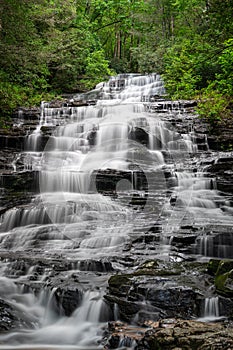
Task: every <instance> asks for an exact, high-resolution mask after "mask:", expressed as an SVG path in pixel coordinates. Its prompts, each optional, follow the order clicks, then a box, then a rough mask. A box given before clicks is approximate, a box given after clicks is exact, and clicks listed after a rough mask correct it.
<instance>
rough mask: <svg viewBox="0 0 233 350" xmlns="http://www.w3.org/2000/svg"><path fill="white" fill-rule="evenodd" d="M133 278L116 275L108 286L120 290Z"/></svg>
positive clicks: (111, 278)
mask: <svg viewBox="0 0 233 350" xmlns="http://www.w3.org/2000/svg"><path fill="white" fill-rule="evenodd" d="M132 277H133V275H131V274H122V275H120V274H119V275H114V276H111V277H110V278H109V280H108V284H109V286H111V287H112V288H120V286H122V285H124V284H127V283H128V282H129V281H130V278H132Z"/></svg>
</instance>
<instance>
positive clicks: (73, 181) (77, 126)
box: [0, 74, 232, 350]
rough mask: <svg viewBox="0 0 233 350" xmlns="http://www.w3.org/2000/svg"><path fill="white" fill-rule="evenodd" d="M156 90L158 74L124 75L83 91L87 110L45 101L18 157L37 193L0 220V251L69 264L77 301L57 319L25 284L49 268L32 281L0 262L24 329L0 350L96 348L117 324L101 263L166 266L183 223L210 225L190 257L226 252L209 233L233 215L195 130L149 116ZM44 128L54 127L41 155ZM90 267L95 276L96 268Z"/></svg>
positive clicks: (47, 295) (6, 294) (1, 340)
mask: <svg viewBox="0 0 233 350" xmlns="http://www.w3.org/2000/svg"><path fill="white" fill-rule="evenodd" d="M122 84H123V85H122ZM164 93H165V90H164V87H163V82H162V81H161V78H160V77H159V75H156V74H153V75H148V76H140V75H121V76H118V77H117V78H114V79H111V80H110V81H109V82H108V83H105V84H102V85H101V84H100V85H99V86H98V87H97V88H96V90H95V91H94V92H92V94H94V95H95V96H98V99H97V101H96V104H95V105H88V106H80V107H72V106H68V107H67V106H64V107H62V108H52V107H50V105H49V104H48V103H42V106H41V118H40V121H39V124H38V127H37V128H36V130H35V131H34V132H33V133H32V134H31V135H29V136H28V139H27V142H26V147H25V153H24V159H25V169H29V168H30V169H32V170H39V172H40V193H39V194H38V195H37V196H36V197H35V198H34V199H33V201H32V202H31V203H30V204H28V205H27V206H21V207H17V208H12V209H10V210H9V211H7V212H6V213H5V214H4V215H3V217H2V221H1V227H0V231H1V234H0V248H1V250H2V251H7V252H9V251H10V252H12V254H14V253H15V252H21V253H25V252H28V254H29V255H30V254H35V257H36V256H37V255H38V254H41V252H43V255H44V257H47V258H48V259H50V258H51V259H52V258H53V257H54V256H59V257H64V258H65V259H66V261H68V262H74V261H76V262H77V263H76V264H75V265H72V264H71V265H72V266H71V268H70V269H69V271H66V276H68V277H69V276H72V275H74V274H78V276H79V279H80V283H81V285H82V287H81V294H82V298H81V304H80V305H79V306H78V307H77V308H76V310H75V311H74V312H73V313H72V314H71V316H66V315H64V313H63V312H62V310H57V308H56V307H55V306H54V298H53V296H54V293H56V288H55V289H52V290H49V289H46V290H44V289H42V290H40V291H39V292H38V291H37V289H36V288H33V287H32V288H28V282H27V283H26V281H28V280H30V276H33V278H31V280H32V281H34V283H35V284H36V283H37V284H40V283H41V282H42V281H43V280H46V278H47V276H48V275H49V273H51V270H52V267H51V269H49V268H48V271H47V272H46V269H45V271H44V272H43V273H44V274H43V275H42V274H37V277H35V276H36V275H35V271H34V270H33V266H31V267H30V268H28V270H26V271H25V273H24V275H21V276H10V273H9V271H11V273H12V268H11V262H9V261H8V260H7V259H6V261H3V262H2V269H1V285H0V296H1V298H2V299H3V300H5V301H7V303H8V304H9V305H11V306H12V307H13V308H14V309H15V310H16V311H15V312H16V314H17V315H20V316H22V318H23V320H24V324H23V326H22V325H21V328H19V329H18V330H14V331H11V332H6V333H5V334H1V335H0V349H66V350H69V349H89V350H91V349H101V348H102V346H101V343H100V341H101V337H102V333H103V328H104V325H105V323H106V322H107V321H108V320H109V319H114V313H112V312H111V310H109V307H108V306H107V304H106V303H105V301H104V299H103V295H104V291H105V288H106V285H107V280H108V277H109V272H108V271H104V269H103V261H107V262H109V261H110V262H111V263H112V267H113V268H114V269H116V270H118V271H120V270H121V269H123V268H124V267H123V266H122V265H121V263H120V260H121V259H123V258H125V259H126V258H127V256H130V254H132V255H133V257H134V259H135V261H137V259H138V260H139V261H143V259H146V258H148V257H150V258H158V257H159V258H164V259H167V257H168V255H169V252H170V251H171V249H172V242H173V240H174V237H177V236H179V234H180V233H179V228H180V227H181V226H182V225H193V224H195V225H196V226H199V227H202V226H203V227H209V233H206V231H205V232H203V235H201V236H200V237H199V238H198V239H197V240H196V242H195V244H194V246H193V254H194V255H196V256H199V257H201V256H204V257H208V256H219V257H228V256H229V252H228V250H229V249H230V248H229V249H228V248H227V247H225V250H224V249H223V247H222V246H221V244H219V246H218V253H215V250H216V247H214V240H215V237H216V236H215V234H214V232H213V234H211V228H213V227H215V228H216V227H217V226H220V225H224V227H226V228H228V227H229V228H230V227H231V224H232V216H231V215H229V214H228V213H226V212H224V211H222V210H221V207H222V206H227V205H228V203H227V200H225V199H224V197H223V196H221V195H220V194H219V193H218V191H217V190H216V188H215V186H214V179H211V178H210V177H208V176H206V174H205V172H204V168H202V167H199V166H198V164H199V163H198V162H199V156H198V148H197V145H196V143H195V137H194V135H193V132H192V131H191V132H189V133H184V134H182V133H180V132H178V131H177V130H176V129H175V128H174V127H173V126H172V125H171V124H170V123H169V121H168V120H166V116H169V115H172V114H173V113H174V112H173V111H172V109H170V110H169V111H168V110H167V109H166V103H164V109H165V111H164V110H162V111H161V110H159V111H158V112H156V113H151V112H150V110H149V109H148V108H147V107H148V103H147V102H145V101H147V100H149V99H150V100H153V98H158V96H162V97H163V95H164ZM74 98H78V96H76V97H74ZM161 100H162V99H161ZM159 103H161V101H160V100H159ZM164 112H166V114H165V113H164ZM175 113H177V111H176V112H175ZM182 113H184V115H185V109H183V110H182ZM167 119H169V118H167ZM42 127H52V128H53V132H52V135H51V137H50V138H49V141H48V142H47V144H46V147H45V149H44V150H43V151H41V146H40V142H41V141H40V140H41V137H42V131H41V130H42V129H41V128H42ZM14 167H16V166H15V165H14ZM14 170H16V168H14ZM168 174H169V176H168ZM156 225H157V226H158V227H159V233H158V236H159V237H158V240H157V241H158V242H159V244H157V245H155V246H154V247H153V250H150V248H149V247H148V249H145V250H144V251H143V252H142V251H140V252H139V251H137V249H134V251H132V252H131V253H129V252H128V250H127V249H126V248H127V247H130V245H131V242H132V240H135V237H142V236H146V235H147V234H148V232H149V231H150V230H151V228H153V227H155V226H156ZM222 245H224V242H223V243H222ZM87 261H89V262H90V263H87ZM99 261H101V262H102V271H101V273H100V274H99V275H98V274H95V273H94V272H93V271H95V269H96V265H95V264H96V262H99ZM85 262H86V263H85ZM85 264H86V265H85ZM93 266H94V267H93ZM35 291H37V292H35ZM215 304H216V303H215V300H214V301H213V300H212V299H210V300H209V301H206V315H207V316H212V313H214V312H215V314H216V315H215V316H219V315H217V311H216V310H215V311H213V308H214V307H215ZM115 315H116V313H115ZM121 345H122V346H123V345H127V344H121Z"/></svg>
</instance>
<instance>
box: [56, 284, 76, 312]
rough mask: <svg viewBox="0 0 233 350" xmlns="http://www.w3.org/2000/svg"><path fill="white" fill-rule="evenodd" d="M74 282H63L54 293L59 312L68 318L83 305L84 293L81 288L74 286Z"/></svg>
mask: <svg viewBox="0 0 233 350" xmlns="http://www.w3.org/2000/svg"><path fill="white" fill-rule="evenodd" d="M72 282H73V281H70V280H69V282H68V283H64V282H61V283H60V285H59V287H58V288H57V289H56V291H55V292H54V297H55V300H56V304H57V307H58V309H59V310H61V309H62V312H63V313H64V314H65V315H66V316H70V315H71V314H72V313H73V312H74V311H75V310H76V308H77V307H78V306H79V305H80V304H81V301H82V296H83V292H82V289H81V288H80V286H77V284H76V285H73V284H74V283H72Z"/></svg>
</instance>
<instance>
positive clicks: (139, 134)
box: [128, 127, 161, 147]
mask: <svg viewBox="0 0 233 350" xmlns="http://www.w3.org/2000/svg"><path fill="white" fill-rule="evenodd" d="M128 137H129V139H131V140H133V141H136V142H140V143H141V144H142V145H144V146H146V147H148V144H149V135H148V133H147V132H146V131H145V130H143V129H141V128H138V127H135V128H133V129H132V130H131V131H130V133H129V135H128ZM158 141H159V142H160V143H161V141H160V140H158Z"/></svg>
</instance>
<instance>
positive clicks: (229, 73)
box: [0, 0, 233, 124]
mask: <svg viewBox="0 0 233 350" xmlns="http://www.w3.org/2000/svg"><path fill="white" fill-rule="evenodd" d="M0 2H1V6H0V63H1V66H0V67H1V72H0V79H1V80H0V94H1V95H0V106H1V108H0V109H1V113H4V114H10V113H11V111H12V110H14V109H15V108H17V106H19V105H28V104H33V105H34V104H38V102H39V100H40V99H41V98H42V96H45V95H46V94H47V93H48V92H50V91H52V93H54V92H56V93H61V92H76V91H78V90H83V89H85V90H86V89H91V88H93V87H94V86H95V85H96V84H97V83H98V82H100V81H103V80H105V79H107V78H108V77H109V75H112V74H114V71H116V72H119V73H124V72H129V71H134V72H140V73H145V72H148V73H150V72H154V71H156V72H158V73H162V75H163V78H164V81H165V84H166V89H167V92H168V93H169V95H170V97H171V98H192V97H195V96H198V95H199V94H201V102H200V106H199V113H200V115H201V116H202V117H206V118H207V119H208V120H209V121H210V123H212V124H214V123H216V121H218V120H219V119H220V118H223V117H225V116H228V114H229V111H230V105H229V103H228V104H227V101H228V100H229V101H230V100H232V97H231V96H232V94H233V69H232V66H233V39H232V37H233V21H232V18H231V17H232V8H233V0H227V1H225V2H224V1H221V0H208V1H206V0H147V1H143V0H130V1H129V0H118V1H115V0H88V1H86V0H76V1H73V0H50V1H46V0H35V1H32V0H20V1H18V0H0ZM110 67H111V69H110Z"/></svg>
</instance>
